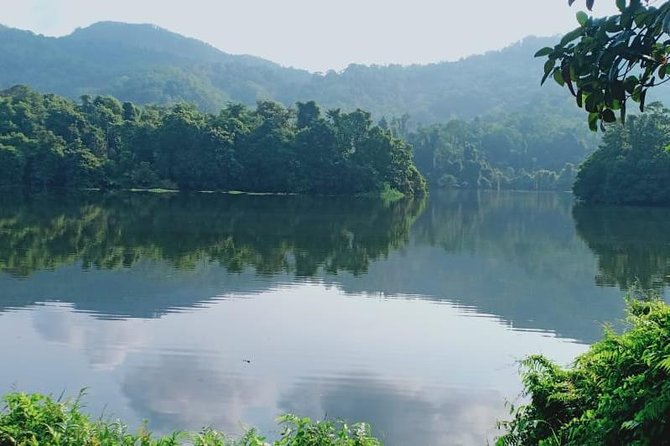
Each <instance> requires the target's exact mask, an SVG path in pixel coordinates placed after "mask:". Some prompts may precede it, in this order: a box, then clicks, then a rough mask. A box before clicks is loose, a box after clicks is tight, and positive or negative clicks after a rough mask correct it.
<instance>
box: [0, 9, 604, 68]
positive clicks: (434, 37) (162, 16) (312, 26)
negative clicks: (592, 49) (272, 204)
mask: <svg viewBox="0 0 670 446" xmlns="http://www.w3.org/2000/svg"><path fill="white" fill-rule="evenodd" d="M0 7H1V8H2V15H0V23H2V24H4V25H7V26H11V27H15V28H20V29H28V30H31V31H34V32H36V33H38V34H44V35H48V36H62V35H66V34H69V33H71V32H72V31H73V30H74V29H76V28H78V27H85V26H88V25H90V24H92V23H95V22H98V21H104V20H113V21H121V22H129V23H152V24H155V25H159V26H161V27H163V28H167V29H169V30H171V31H175V32H177V33H180V34H183V35H186V36H189V37H195V38H197V39H200V40H203V41H205V42H207V43H210V44H211V45H213V46H215V47H217V48H219V49H221V50H223V51H225V52H228V53H233V54H251V55H254V56H259V57H263V58H266V59H269V60H272V61H274V62H278V63H280V64H282V65H285V66H293V67H296V68H304V69H308V70H310V71H320V72H325V71H327V70H329V69H335V70H341V69H343V68H345V67H346V66H347V65H349V64H351V63H362V64H383V65H386V64H391V63H394V64H403V65H407V64H413V63H417V64H425V63H430V62H440V61H445V60H457V59H460V58H462V57H465V56H468V55H471V54H479V53H483V52H485V51H488V50H495V49H500V48H503V47H505V46H507V45H509V44H511V43H514V42H516V41H519V40H521V39H522V38H523V37H526V36H528V35H537V36H551V35H555V34H558V33H564V32H566V31H569V30H571V29H573V28H575V27H576V26H577V23H576V20H575V13H576V12H577V11H579V10H580V9H584V0H577V2H576V3H575V4H574V5H573V6H572V7H568V5H567V0H467V1H466V0H411V1H409V0H403V1H400V0H328V1H326V0H234V1H233V0H188V1H183V0H0ZM615 11H616V9H615V7H614V1H613V0H598V1H596V8H595V10H594V15H608V14H613V13H615Z"/></svg>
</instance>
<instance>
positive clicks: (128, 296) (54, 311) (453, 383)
mask: <svg viewBox="0 0 670 446" xmlns="http://www.w3.org/2000/svg"><path fill="white" fill-rule="evenodd" d="M668 221H670V211H668V210H662V209H643V208H611V207H610V208H584V207H575V206H574V204H573V200H572V197H571V196H570V195H567V194H533V193H480V194H475V193H445V194H434V195H433V196H431V198H430V199H428V200H427V201H426V202H423V203H421V202H401V203H395V204H393V205H384V204H383V203H381V202H378V201H375V200H368V199H350V198H347V199H332V198H319V199H311V198H305V197H269V196H221V195H205V194H200V195H142V194H131V195H115V196H102V195H99V194H93V193H92V194H87V195H83V196H66V197H22V196H21V195H19V194H13V195H11V196H9V195H4V196H0V352H1V353H2V358H3V359H2V364H3V366H2V367H0V391H1V392H6V391H9V390H11V389H14V388H16V389H20V390H25V391H40V392H46V393H54V394H60V393H61V392H62V391H65V392H66V393H69V394H75V393H76V392H77V391H78V390H79V389H81V388H82V387H88V388H89V391H88V393H89V396H88V398H87V402H88V409H89V410H90V411H91V412H93V413H95V414H98V413H101V412H103V411H104V413H105V414H107V415H109V416H114V417H121V418H123V419H124V420H127V421H129V422H130V423H132V424H133V425H137V424H138V423H140V422H141V420H143V419H146V420H148V422H149V426H150V428H152V429H154V430H157V431H160V432H166V431H170V430H173V429H191V430H192V429H199V428H201V427H202V426H205V425H210V426H214V427H216V428H219V429H222V430H225V431H228V432H239V431H241V430H242V429H243V428H244V426H249V425H255V426H258V427H260V428H261V430H263V431H264V432H268V433H272V432H276V429H277V428H276V427H275V424H274V418H275V417H276V416H277V415H278V414H281V413H284V412H293V413H298V414H301V415H308V416H312V417H315V418H323V417H324V416H327V417H334V418H342V419H347V420H352V421H355V420H365V421H368V422H370V423H372V425H373V428H374V432H375V433H376V434H377V435H378V436H380V437H382V438H383V439H384V440H385V441H386V444H387V445H415V444H422V445H424V444H425V445H442V444H450V445H451V444H462V445H471V444H473V445H474V444H478V445H481V444H485V442H486V440H487V438H492V436H493V435H495V420H496V419H497V418H500V417H503V416H505V414H506V409H505V407H504V402H505V400H506V399H507V400H512V401H514V400H516V398H517V395H518V393H519V390H520V386H519V379H518V376H517V366H516V363H515V361H516V360H517V359H520V358H521V357H523V356H524V355H527V354H530V353H544V354H546V355H548V356H550V357H552V358H554V359H555V360H557V361H559V362H561V363H569V362H570V361H571V359H572V358H574V356H575V355H577V354H579V353H580V352H582V351H584V350H585V349H586V347H587V345H588V344H589V343H590V342H593V341H594V340H596V339H597V338H598V337H599V334H600V330H601V329H600V327H601V326H602V324H603V323H604V322H608V321H617V320H619V319H620V318H621V317H622V315H623V301H622V295H623V293H622V291H621V289H622V288H626V287H627V286H629V285H630V284H631V283H633V282H634V281H635V280H636V279H637V280H639V281H640V282H641V283H642V284H643V285H644V286H646V287H650V288H655V289H657V290H659V291H662V292H663V291H664V290H665V287H666V285H667V284H668V283H669V282H670V231H667V227H668V226H667V225H668V223H667V222H668Z"/></svg>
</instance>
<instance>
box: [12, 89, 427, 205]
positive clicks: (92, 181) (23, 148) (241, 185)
mask: <svg viewBox="0 0 670 446" xmlns="http://www.w3.org/2000/svg"><path fill="white" fill-rule="evenodd" d="M0 185H4V186H13V185H23V186H27V187H30V188H36V189H51V188H62V187H75V188H82V187H96V188H155V187H161V188H170V189H173V188H174V189H182V190H240V191H252V192H280V193H293V192H295V193H315V194H357V193H377V192H380V191H385V190H397V191H399V192H401V193H403V194H406V195H420V194H423V193H425V191H426V184H425V181H424V179H423V177H422V175H421V174H420V173H419V171H418V170H417V169H416V167H415V166H414V163H413V159H412V151H411V148H410V146H409V145H408V144H407V143H405V142H404V141H402V140H401V139H399V138H396V137H394V136H393V135H392V132H391V131H390V130H387V129H383V128H381V127H379V126H375V125H373V124H372V120H371V117H370V114H369V113H367V112H365V111H362V110H356V111H353V112H351V113H344V112H341V111H340V110H339V109H335V110H329V111H328V112H327V113H325V115H324V114H322V112H321V110H320V109H319V107H318V106H317V105H316V104H315V103H314V102H307V103H297V104H296V108H295V109H290V108H286V107H284V106H282V105H280V104H278V103H275V102H270V101H262V102H259V103H258V105H257V107H256V108H255V109H250V108H247V107H245V106H243V105H238V104H231V105H228V106H226V107H225V108H224V109H223V110H221V112H220V113H219V114H216V115H215V114H209V113H202V112H199V111H198V110H196V109H195V108H194V107H192V106H189V105H184V104H179V105H174V106H171V107H158V106H147V107H138V106H136V105H134V104H132V103H129V102H125V103H121V102H119V101H118V100H116V99H114V98H111V97H101V96H99V97H95V98H94V97H89V96H83V97H82V98H81V102H79V103H75V102H72V101H70V100H67V99H64V98H62V97H59V96H55V95H52V94H46V95H43V94H40V93H37V92H35V91H32V90H30V89H29V88H27V87H24V86H17V87H13V88H11V89H9V90H5V91H3V92H0Z"/></svg>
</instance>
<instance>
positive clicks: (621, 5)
mask: <svg viewBox="0 0 670 446" xmlns="http://www.w3.org/2000/svg"><path fill="white" fill-rule="evenodd" d="M616 7H617V8H618V9H619V11H621V12H624V10H625V9H626V0H616Z"/></svg>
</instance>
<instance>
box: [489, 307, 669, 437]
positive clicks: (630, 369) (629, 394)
mask: <svg viewBox="0 0 670 446" xmlns="http://www.w3.org/2000/svg"><path fill="white" fill-rule="evenodd" d="M627 304H628V313H629V316H628V322H629V323H630V329H629V330H628V331H626V332H624V333H623V334H617V333H615V332H614V330H612V329H607V330H606V332H605V336H604V338H603V339H602V340H601V341H599V342H597V343H595V344H594V345H592V346H591V347H590V349H589V350H588V352H586V353H585V354H583V355H581V356H579V357H578V358H577V360H576V361H575V363H574V366H573V367H572V368H569V369H563V368H561V367H559V366H558V365H556V364H554V363H553V362H551V361H550V360H548V359H547V358H545V357H543V356H540V355H536V356H531V357H529V358H527V359H525V360H524V361H522V363H521V366H522V369H523V370H524V372H523V384H524V387H525V394H526V395H527V396H529V397H530V403H529V404H527V405H523V406H520V407H518V408H512V411H511V412H512V416H513V419H512V420H511V421H504V422H501V423H500V427H501V428H503V429H504V430H505V431H506V432H507V433H506V434H505V435H503V436H502V437H500V438H499V439H498V441H497V443H496V444H497V445H498V446H508V445H509V446H512V445H544V446H554V445H574V446H577V445H579V446H584V445H621V444H633V445H659V446H661V445H668V444H670V305H668V304H667V303H665V302H664V301H662V300H661V299H660V298H659V297H658V296H651V297H648V298H645V299H641V300H640V299H633V298H630V297H629V298H628V300H627Z"/></svg>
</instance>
